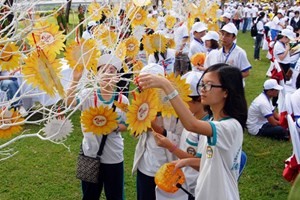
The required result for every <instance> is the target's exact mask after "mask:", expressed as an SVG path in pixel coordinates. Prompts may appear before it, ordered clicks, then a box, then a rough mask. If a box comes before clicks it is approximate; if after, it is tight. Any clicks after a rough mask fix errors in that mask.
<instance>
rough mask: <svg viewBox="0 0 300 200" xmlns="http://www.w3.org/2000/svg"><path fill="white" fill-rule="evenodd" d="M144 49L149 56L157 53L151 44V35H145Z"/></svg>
mask: <svg viewBox="0 0 300 200" xmlns="http://www.w3.org/2000/svg"><path fill="white" fill-rule="evenodd" d="M142 43H143V45H144V49H145V51H146V52H147V53H148V54H152V53H154V52H155V49H154V48H153V46H152V44H151V35H143V41H142Z"/></svg>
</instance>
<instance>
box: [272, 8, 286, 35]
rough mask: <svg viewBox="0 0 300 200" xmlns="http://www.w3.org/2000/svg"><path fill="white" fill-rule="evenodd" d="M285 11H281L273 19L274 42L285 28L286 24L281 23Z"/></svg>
mask: <svg viewBox="0 0 300 200" xmlns="http://www.w3.org/2000/svg"><path fill="white" fill-rule="evenodd" d="M284 13H285V12H284V10H282V9H279V10H278V11H277V14H276V16H275V17H274V18H273V19H272V22H273V23H272V27H271V31H270V32H271V39H272V40H273V41H275V40H276V37H277V35H278V33H279V32H280V31H281V30H282V29H284V28H285V24H284V23H282V22H281V21H280V19H282V18H283V17H284Z"/></svg>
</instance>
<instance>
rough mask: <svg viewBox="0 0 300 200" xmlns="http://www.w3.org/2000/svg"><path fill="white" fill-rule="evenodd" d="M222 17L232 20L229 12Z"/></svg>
mask: <svg viewBox="0 0 300 200" xmlns="http://www.w3.org/2000/svg"><path fill="white" fill-rule="evenodd" d="M222 17H226V18H228V19H231V14H230V13H228V12H226V13H224V14H223V15H222Z"/></svg>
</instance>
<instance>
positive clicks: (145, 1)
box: [133, 0, 151, 6]
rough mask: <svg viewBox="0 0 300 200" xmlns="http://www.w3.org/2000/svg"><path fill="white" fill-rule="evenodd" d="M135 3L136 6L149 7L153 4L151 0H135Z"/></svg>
mask: <svg viewBox="0 0 300 200" xmlns="http://www.w3.org/2000/svg"><path fill="white" fill-rule="evenodd" d="M133 3H134V5H136V6H147V5H149V4H150V3H151V0H133Z"/></svg>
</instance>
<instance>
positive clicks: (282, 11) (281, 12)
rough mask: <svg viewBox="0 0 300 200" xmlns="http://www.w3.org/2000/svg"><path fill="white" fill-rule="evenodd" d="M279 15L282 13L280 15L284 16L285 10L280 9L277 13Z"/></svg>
mask: <svg viewBox="0 0 300 200" xmlns="http://www.w3.org/2000/svg"><path fill="white" fill-rule="evenodd" d="M277 13H280V14H282V15H284V13H285V12H284V10H282V9H279V10H278V11H277Z"/></svg>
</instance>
